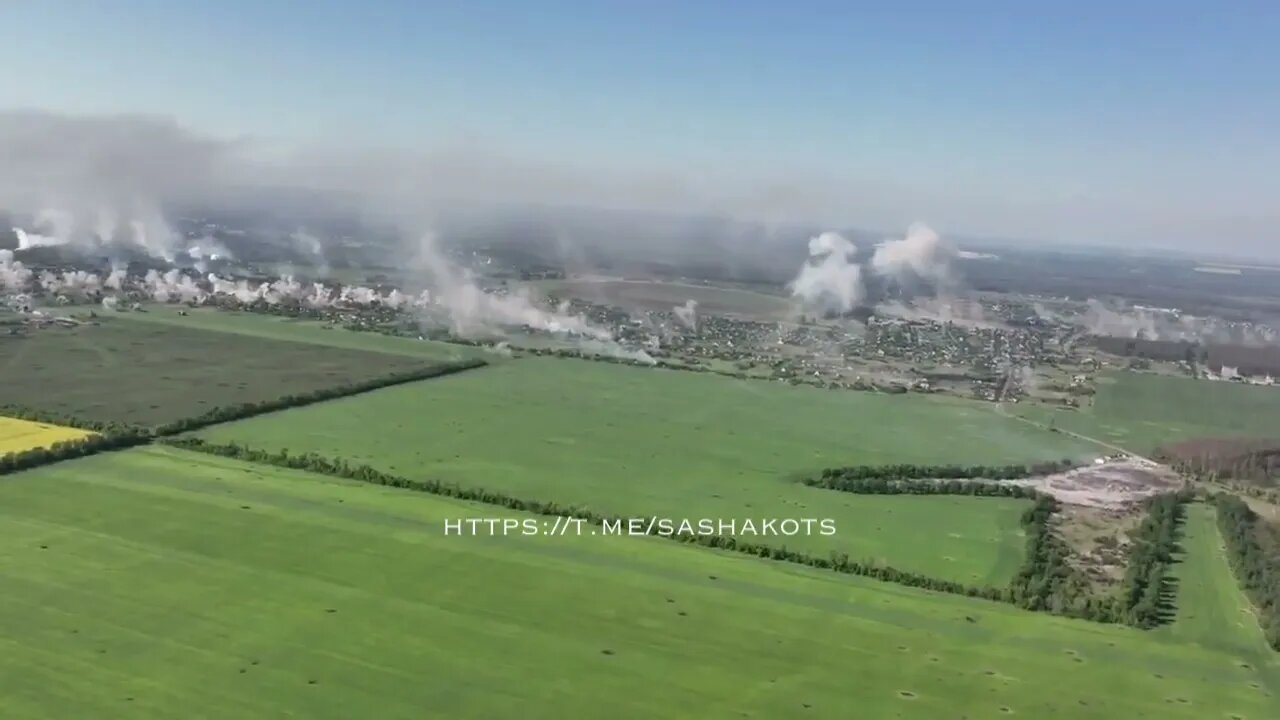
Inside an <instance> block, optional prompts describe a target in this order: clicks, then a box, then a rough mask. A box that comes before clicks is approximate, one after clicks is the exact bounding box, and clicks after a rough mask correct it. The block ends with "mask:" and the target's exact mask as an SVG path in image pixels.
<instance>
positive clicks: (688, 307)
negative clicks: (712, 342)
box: [672, 299, 698, 332]
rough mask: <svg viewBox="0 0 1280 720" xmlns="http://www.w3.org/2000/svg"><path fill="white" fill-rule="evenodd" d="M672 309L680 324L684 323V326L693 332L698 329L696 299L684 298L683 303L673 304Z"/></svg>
mask: <svg viewBox="0 0 1280 720" xmlns="http://www.w3.org/2000/svg"><path fill="white" fill-rule="evenodd" d="M672 311H673V312H674V313H675V316H676V320H678V321H680V324H682V325H684V326H685V327H687V328H689V329H690V330H692V331H694V332H697V331H698V301H697V300H693V299H690V300H686V301H685V303H684V305H677V306H675V308H673V310H672Z"/></svg>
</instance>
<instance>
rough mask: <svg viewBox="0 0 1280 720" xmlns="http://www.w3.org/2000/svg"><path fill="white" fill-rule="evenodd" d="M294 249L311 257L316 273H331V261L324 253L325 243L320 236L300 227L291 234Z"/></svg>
mask: <svg viewBox="0 0 1280 720" xmlns="http://www.w3.org/2000/svg"><path fill="white" fill-rule="evenodd" d="M289 241H290V242H291V243H292V244H293V249H294V250H297V251H298V252H300V253H302V254H303V255H305V256H307V257H308V258H310V259H311V261H312V262H313V263H314V264H315V274H316V275H318V276H320V277H325V276H326V275H328V274H329V261H328V259H326V257H325V254H324V244H323V243H321V242H320V238H318V237H316V236H315V235H312V234H311V233H309V232H307V231H306V230H304V229H302V228H298V229H297V230H295V231H294V232H293V234H291V235H290V236H289Z"/></svg>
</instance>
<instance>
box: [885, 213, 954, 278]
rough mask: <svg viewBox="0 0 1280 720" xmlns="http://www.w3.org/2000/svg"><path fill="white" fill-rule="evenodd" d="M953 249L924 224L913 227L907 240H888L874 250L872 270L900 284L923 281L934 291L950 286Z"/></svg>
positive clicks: (914, 224)
mask: <svg viewBox="0 0 1280 720" xmlns="http://www.w3.org/2000/svg"><path fill="white" fill-rule="evenodd" d="M955 258H956V248H955V247H954V246H953V245H951V243H949V242H946V241H945V240H943V239H942V238H940V237H939V236H938V233H936V232H934V231H933V229H932V228H930V227H929V226H928V225H925V224H924V223H912V224H911V226H910V227H909V228H907V235H906V237H904V238H902V239H901V240H890V241H888V242H885V243H882V244H881V245H880V246H879V247H877V248H876V252H875V255H873V256H872V257H871V268H872V270H874V271H875V272H876V273H877V274H879V275H883V276H885V277H889V278H893V279H894V280H897V281H898V282H899V283H906V282H910V281H912V280H917V279H918V280H923V281H925V282H927V283H928V284H930V285H931V286H932V287H933V288H934V289H935V290H942V289H946V288H947V287H948V286H949V285H951V284H952V280H953V278H952V273H951V264H952V262H953V261H954V260H955Z"/></svg>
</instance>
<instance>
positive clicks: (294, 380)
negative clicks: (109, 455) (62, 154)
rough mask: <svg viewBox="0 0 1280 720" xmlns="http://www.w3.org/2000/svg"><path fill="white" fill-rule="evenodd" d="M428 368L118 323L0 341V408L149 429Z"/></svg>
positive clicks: (395, 359) (409, 360)
mask: <svg viewBox="0 0 1280 720" xmlns="http://www.w3.org/2000/svg"><path fill="white" fill-rule="evenodd" d="M428 362H429V361H424V360H422V359H419V358H414V357H410V356H403V355H390V354H386V353H375V352H364V351H359V350H349V349H342V348H334V347H322V346H318V345H313V344H306V343H299V342H287V341H282V340H269V339H266V338H262V337H254V336H251V335H241V334H235V333H223V332H208V331H204V330H194V329H185V328H177V327H170V326H167V325H159V324H147V323H141V322H129V321H125V320H118V319H108V320H104V321H102V323H101V324H100V325H87V324H86V325H83V326H80V327H75V328H61V327H57V328H48V329H43V330H40V331H38V332H35V333H32V334H31V335H30V336H27V337H6V338H0V404H9V405H18V406H25V407H36V408H39V409H40V410H43V411H45V412H48V413H56V414H60V415H70V416H74V417H77V418H81V419H86V420H93V421H98V422H123V423H133V424H137V425H145V426H153V425H158V424H162V423H165V422H169V421H172V420H177V419H180V418H185V417H191V416H194V415H199V414H201V413H204V412H207V411H209V410H212V409H213V408H215V407H219V406H227V405H236V404H241V403H246V402H255V401H263V400H268V399H274V398H278V397H282V396H284V395H289V394H293V393H299V392H306V391H310V390H316V389H319V388H324V387H330V386H334V385H343V384H347V383H352V382H358V381H360V380H367V379H371V378H376V377H381V376H385V375H389V374H391V373H394V372H398V371H407V370H411V369H414V368H421V367H423V366H424V365H426V364H427V363H428Z"/></svg>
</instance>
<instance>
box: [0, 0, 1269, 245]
mask: <svg viewBox="0 0 1280 720" xmlns="http://www.w3.org/2000/svg"><path fill="white" fill-rule="evenodd" d="M891 5H892V6H895V7H893V9H886V8H888V7H889V6H891ZM1048 5H1049V3H1040V2H1025V1H1024V2H1013V1H1010V2H981V1H974V2H943V1H938V2H902V3H883V2H879V3H860V2H854V1H853V0H849V1H847V2H781V1H778V0H770V1H767V2H761V1H756V0H737V1H734V2H729V1H727V0H726V1H724V2H707V1H703V0H681V1H671V0H647V1H636V2H609V1H607V0H599V1H597V2H567V1H543V2H536V1H535V0H512V1H510V2H485V1H483V0H474V1H472V2H429V1H427V0H423V2H413V1H409V0H404V1H400V0H395V1H393V0H381V1H372V0H370V1H366V2H335V1H326V0H313V1H311V2H282V1H278V0H245V1H241V0H221V1H216V0H210V1H209V2H187V1H182V0H116V1H115V2H109V3H108V2H102V3H90V2H59V1H57V0H10V1H9V2H6V3H3V6H2V7H0V24H2V25H3V27H4V28H5V30H6V32H5V36H4V40H5V41H4V44H3V46H0V67H2V68H4V69H3V71H2V72H0V104H3V105H13V106H23V107H37V108H47V109H53V110H65V111H73V112H80V111H93V112H102V111H145V112H161V113H166V114H172V115H174V116H176V117H177V118H178V119H179V120H181V121H182V122H183V123H185V124H188V125H190V126H192V127H194V128H197V129H201V130H208V131H212V132H217V133H235V134H238V133H247V134H251V135H255V136H260V137H266V138H275V139H284V140H297V139H306V138H314V137H327V138H334V137H344V136H345V137H352V136H354V137H357V138H360V139H361V141H362V142H378V143H381V144H388V145H390V144H394V145H404V146H413V147H421V148H428V149H429V148H434V147H440V146H447V145H450V144H452V143H457V142H463V141H467V142H472V143H491V144H493V145H495V146H500V147H502V148H503V149H504V151H509V152H514V153H520V154H528V155H536V156H540V157H553V158H560V159H563V160H565V161H566V162H571V163H573V164H576V165H580V166H586V167H600V168H607V169H609V171H610V172H625V171H626V169H627V168H639V167H646V168H652V167H662V168H668V169H670V168H674V169H677V170H678V169H679V168H681V167H687V168H696V169H697V171H698V172H699V173H703V174H704V175H709V176H711V177H718V176H723V177H725V178H733V179H735V180H737V181H741V180H742V179H743V178H747V179H752V178H759V180H760V182H761V183H777V182H792V181H793V180H794V182H796V183H797V187H800V188H803V187H804V182H815V183H818V182H821V183H822V184H823V185H824V188H823V189H824V190H825V191H828V192H832V191H833V190H834V194H836V195H838V194H839V193H840V191H841V189H842V188H847V192H848V194H849V195H850V201H849V204H848V206H847V207H834V208H832V209H831V214H832V215H833V216H838V219H839V220H841V221H848V222H854V223H857V222H859V221H860V220H861V221H864V222H863V223H862V224H864V225H870V226H873V227H878V226H883V225H885V224H894V225H897V224H899V223H902V224H905V222H906V221H908V220H910V219H912V218H916V217H919V218H922V219H928V220H932V221H934V222H937V223H939V224H940V225H942V226H944V228H948V229H950V228H954V229H956V230H960V231H967V232H977V233H992V234H1000V235H1016V236H1042V237H1045V238H1052V239H1058V240H1075V241H1086V242H1087V241H1096V242H1125V241H1132V242H1135V243H1141V244H1169V245H1182V246H1186V245H1189V244H1192V243H1194V242H1196V241H1197V240H1200V239H1203V240H1205V241H1215V237H1216V238H1218V239H1219V241H1221V238H1223V237H1225V236H1228V235H1231V236H1233V239H1232V240H1231V241H1230V242H1232V243H1236V242H1239V243H1240V247H1241V248H1242V249H1246V250H1250V251H1257V250H1259V249H1261V250H1264V251H1265V250H1268V249H1270V246H1272V245H1280V233H1277V231H1276V230H1275V229H1274V228H1276V227H1277V226H1280V180H1277V177H1278V176H1280V3H1277V2H1252V3H1246V2H1220V3H1216V2H1196V3H1190V2H1182V1H1180V0H1167V1H1165V2H1146V1H1143V2H1090V1H1089V0H1085V1H1083V2H1077V3H1053V5H1054V8H1052V9H1051V8H1049V7H1047V6H1048ZM796 178H798V179H796ZM806 178H807V179H808V180H806ZM846 216H847V217H846ZM1236 236H1238V237H1236ZM1277 252H1280V250H1277Z"/></svg>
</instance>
